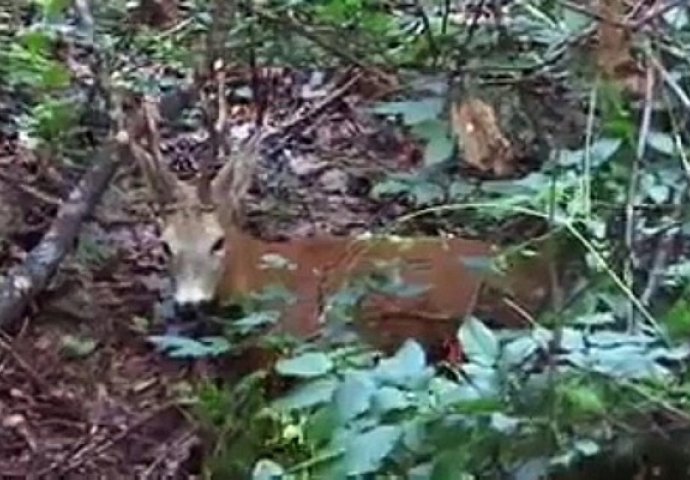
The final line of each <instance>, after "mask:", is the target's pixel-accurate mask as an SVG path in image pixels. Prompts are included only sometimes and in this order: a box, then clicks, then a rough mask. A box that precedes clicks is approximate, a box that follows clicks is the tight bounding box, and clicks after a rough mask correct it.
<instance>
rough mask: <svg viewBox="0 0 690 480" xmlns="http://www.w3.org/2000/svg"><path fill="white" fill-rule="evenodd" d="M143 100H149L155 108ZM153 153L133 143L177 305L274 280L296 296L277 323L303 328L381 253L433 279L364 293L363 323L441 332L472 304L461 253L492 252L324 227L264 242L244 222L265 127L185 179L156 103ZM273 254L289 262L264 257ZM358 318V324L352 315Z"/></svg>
mask: <svg viewBox="0 0 690 480" xmlns="http://www.w3.org/2000/svg"><path fill="white" fill-rule="evenodd" d="M150 107H151V106H150V105H148V107H146V106H145V108H150ZM147 118H148V120H149V123H150V125H149V127H150V128H149V142H148V143H149V147H150V148H151V150H152V152H151V153H149V152H148V151H146V150H145V149H144V148H143V147H141V146H140V145H137V144H136V142H132V143H130V145H131V147H132V149H133V150H134V156H135V158H137V159H138V161H139V163H140V166H141V169H142V171H143V174H144V177H145V178H146V179H147V180H148V185H149V187H150V190H151V191H152V193H153V194H154V196H155V200H156V203H157V204H158V207H159V208H158V216H159V220H160V222H161V224H162V228H161V240H162V242H163V244H164V245H165V250H166V251H167V254H168V256H169V271H170V275H171V277H172V281H173V301H174V305H175V308H176V310H177V312H178V313H181V314H185V313H188V312H194V311H195V310H197V309H199V308H200V307H201V306H202V305H203V304H206V303H211V302H214V301H225V300H229V299H232V298H236V297H238V296H242V295H247V294H250V293H252V292H254V291H257V290H260V289H262V288H263V287H266V286H269V285H271V284H274V283H276V282H278V283H280V284H282V286H284V287H285V288H287V289H288V291H290V292H291V293H292V294H293V296H294V298H295V302H294V303H292V304H289V305H287V306H286V307H285V308H284V310H283V311H282V312H281V313H282V317H281V319H280V321H279V329H280V330H282V331H285V332H287V333H290V334H293V335H297V336H307V335H311V334H313V333H315V332H316V331H317V330H318V328H319V327H320V320H319V319H320V317H321V314H322V313H323V312H322V309H323V306H324V304H323V300H324V298H326V297H327V296H328V295H331V294H334V293H336V292H337V291H338V290H339V289H340V288H341V287H343V286H344V285H345V284H346V282H347V281H348V280H350V279H352V278H354V277H353V275H357V274H364V273H370V272H372V271H373V270H372V268H376V266H377V264H379V263H380V262H383V261H391V260H396V259H398V260H399V263H400V266H401V270H400V277H401V279H402V280H403V281H405V282H409V283H411V284H413V285H418V286H421V287H423V288H426V289H427V290H426V291H423V292H421V293H420V294H419V295H416V296H410V297H406V298H400V297H391V296H389V295H382V294H377V295H375V296H371V297H370V298H367V300H366V301H365V302H364V303H363V307H364V308H363V309H362V316H361V320H362V322H361V324H359V327H360V328H359V330H360V332H368V333H369V335H366V336H367V337H369V338H370V339H373V343H376V344H378V345H384V346H386V345H389V346H394V345H395V344H396V343H399V342H400V341H401V340H403V339H404V338H406V337H415V338H418V339H419V340H420V341H425V343H426V342H440V341H441V340H442V339H443V338H448V336H449V335H452V334H453V333H454V331H455V329H456V328H457V326H458V322H460V321H461V320H462V318H463V317H464V316H465V315H466V314H468V313H470V312H471V310H472V308H473V307H474V303H475V300H476V297H477V293H478V290H479V287H480V283H481V282H480V280H479V278H478V277H477V276H475V275H474V274H473V273H472V272H471V271H470V270H469V269H467V268H466V267H464V266H463V263H462V259H461V257H463V256H484V255H487V254H489V252H490V247H489V245H488V244H487V243H485V242H481V241H474V240H466V239H461V238H450V239H444V238H437V237H413V238H408V239H403V240H398V239H396V238H394V237H385V236H380V237H376V236H375V237H372V238H368V239H367V238H364V239H362V238H360V239H353V238H344V237H336V236H328V235H326V236H317V237H314V238H302V239H294V240H290V241H286V242H266V241H262V240H260V239H258V238H255V237H253V236H251V235H250V234H248V233H246V232H243V229H242V226H243V199H244V197H245V195H246V192H247V190H248V189H249V186H250V182H251V178H252V169H253V167H254V166H255V164H256V162H257V157H258V155H259V146H260V142H261V138H262V137H261V135H259V134H256V135H254V136H253V137H251V138H250V139H249V140H247V141H245V142H244V144H243V145H242V147H241V148H240V149H239V151H238V152H237V153H235V154H233V155H231V156H230V159H228V160H227V161H226V163H225V164H224V165H223V166H222V167H221V169H220V170H219V171H218V173H217V174H216V176H215V178H213V179H212V180H209V179H208V178H206V179H204V178H199V179H198V180H197V182H196V184H194V183H191V184H189V183H184V182H182V181H180V180H178V179H177V177H176V176H175V175H174V174H173V173H172V172H170V171H168V170H167V169H166V168H165V167H164V166H163V163H162V159H161V154H160V150H159V148H158V145H159V140H158V138H157V137H156V136H157V132H156V128H155V125H154V123H155V118H156V116H155V109H151V110H149V112H148V114H147ZM267 256H272V257H274V258H275V257H276V256H279V257H282V258H283V259H285V260H287V261H288V262H289V263H290V264H291V265H292V267H291V268H282V269H272V268H264V267H262V266H261V264H262V262H263V260H265V259H266V257H267ZM355 328H357V325H355Z"/></svg>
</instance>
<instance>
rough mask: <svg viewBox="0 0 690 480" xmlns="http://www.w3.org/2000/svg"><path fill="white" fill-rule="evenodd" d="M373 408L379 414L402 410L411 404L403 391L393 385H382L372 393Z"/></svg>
mask: <svg viewBox="0 0 690 480" xmlns="http://www.w3.org/2000/svg"><path fill="white" fill-rule="evenodd" d="M373 405H374V408H375V409H376V410H377V411H378V412H379V413H381V414H386V413H388V412H391V411H393V410H404V409H406V408H408V407H409V406H410V405H411V402H410V400H408V398H407V396H406V395H405V393H404V392H403V391H402V390H400V389H398V388H395V387H382V388H381V389H380V390H379V391H378V392H376V393H375V394H374V398H373Z"/></svg>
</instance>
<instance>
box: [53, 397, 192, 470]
mask: <svg viewBox="0 0 690 480" xmlns="http://www.w3.org/2000/svg"><path fill="white" fill-rule="evenodd" d="M178 403H179V402H178V401H169V402H166V403H164V404H163V405H160V406H158V407H156V408H154V409H153V410H152V411H151V412H147V413H145V414H143V415H141V416H140V417H139V419H137V420H136V421H135V422H134V423H132V424H131V425H129V426H127V427H126V428H125V429H124V430H122V431H121V432H120V433H118V434H116V435H114V436H112V437H108V438H106V439H105V440H102V441H100V442H94V443H89V444H87V445H85V446H84V447H83V448H81V449H79V450H78V451H76V452H75V453H74V455H73V457H72V458H71V459H67V460H61V461H58V462H53V463H52V464H51V465H49V466H48V467H47V468H46V469H45V471H43V472H41V473H40V474H39V477H40V478H45V475H46V474H48V473H50V472H53V471H56V470H57V471H58V472H59V474H60V475H65V474H66V473H67V472H70V471H72V470H74V469H76V468H79V467H80V466H81V465H83V464H84V462H85V461H86V459H87V458H88V455H89V454H92V455H93V456H95V457H99V456H101V455H103V454H104V453H105V452H106V451H108V450H109V449H110V448H112V447H113V446H114V445H116V444H117V443H119V442H121V441H122V440H124V439H125V438H127V437H128V436H129V435H131V434H132V432H134V431H135V430H137V429H139V428H141V427H143V426H144V425H146V424H147V423H148V422H150V421H151V420H152V419H154V418H156V417H157V416H158V415H160V414H161V413H163V412H165V411H166V410H168V409H170V408H173V407H177V406H178ZM65 463H66V464H65Z"/></svg>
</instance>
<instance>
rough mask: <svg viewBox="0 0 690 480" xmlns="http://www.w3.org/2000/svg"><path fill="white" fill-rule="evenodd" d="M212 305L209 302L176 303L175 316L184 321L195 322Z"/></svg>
mask: <svg viewBox="0 0 690 480" xmlns="http://www.w3.org/2000/svg"><path fill="white" fill-rule="evenodd" d="M209 305H210V302H209V301H202V302H184V303H180V302H175V303H174V305H173V308H174V309H175V316H176V317H178V318H180V319H182V320H193V319H195V318H197V317H199V316H200V315H201V313H203V312H204V311H205V310H207V309H208V307H209Z"/></svg>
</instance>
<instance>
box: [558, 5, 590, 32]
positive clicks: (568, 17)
mask: <svg viewBox="0 0 690 480" xmlns="http://www.w3.org/2000/svg"><path fill="white" fill-rule="evenodd" d="M563 21H564V22H565V26H566V28H567V29H568V31H569V32H571V33H580V32H582V31H583V30H584V29H586V28H587V27H588V26H589V25H590V24H591V23H592V19H591V17H590V16H589V15H585V14H583V13H580V12H577V11H575V10H571V9H569V8H566V9H565V11H564V12H563Z"/></svg>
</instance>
